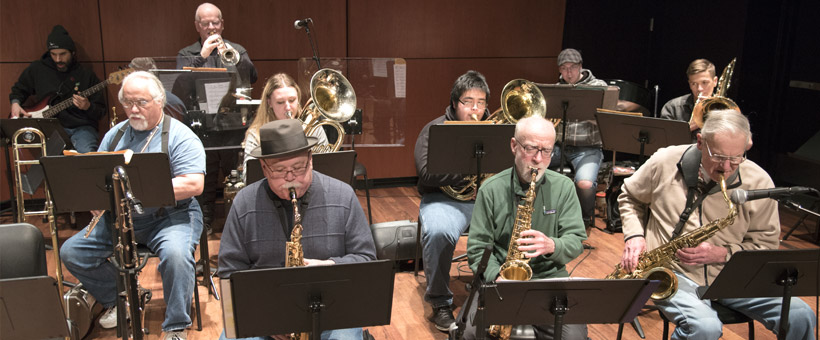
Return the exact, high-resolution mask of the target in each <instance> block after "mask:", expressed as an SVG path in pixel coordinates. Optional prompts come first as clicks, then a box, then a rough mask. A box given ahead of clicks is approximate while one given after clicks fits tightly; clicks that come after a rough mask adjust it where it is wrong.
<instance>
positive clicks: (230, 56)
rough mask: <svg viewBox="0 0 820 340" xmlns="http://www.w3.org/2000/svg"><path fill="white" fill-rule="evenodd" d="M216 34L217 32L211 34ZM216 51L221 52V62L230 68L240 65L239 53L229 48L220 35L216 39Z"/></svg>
mask: <svg viewBox="0 0 820 340" xmlns="http://www.w3.org/2000/svg"><path fill="white" fill-rule="evenodd" d="M215 34H217V33H216V31H213V32H211V35H215ZM216 49H217V51H219V60H221V61H222V63H223V64H225V65H228V66H235V65H236V64H239V52H237V51H236V49H234V48H233V47H228V45H227V44H225V41H224V40H222V37H221V36H219V35H217V38H216Z"/></svg>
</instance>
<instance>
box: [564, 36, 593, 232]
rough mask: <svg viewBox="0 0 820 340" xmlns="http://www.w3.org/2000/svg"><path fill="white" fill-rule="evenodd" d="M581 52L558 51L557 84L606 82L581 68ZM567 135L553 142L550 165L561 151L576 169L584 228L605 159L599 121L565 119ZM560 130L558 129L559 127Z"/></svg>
mask: <svg viewBox="0 0 820 340" xmlns="http://www.w3.org/2000/svg"><path fill="white" fill-rule="evenodd" d="M583 63H584V61H583V58H581V52H579V51H578V50H576V49H573V48H567V49H564V50H563V51H561V53H559V54H558V71H559V72H560V73H561V76H559V77H558V84H571V85H582V86H606V82H605V81H603V80H600V79H597V78H595V76H594V75H592V71H590V70H589V69H585V68H584V64H583ZM566 131H567V135H566V136H564V139H563V140H562V139H561V138H559V141H561V140H562V141H563V143H564V144H565V145H561V143H560V142H559V143H556V145H555V152H553V154H552V167H553V168H554V169H555V168H558V167H559V166H560V165H561V164H560V163H561V152H564V153H565V158H566V160H567V161H569V162H570V164H572V168H573V169H574V170H575V178H574V180H575V189H576V191H577V193H578V200H579V201H580V202H581V214H582V216H583V218H584V225H585V226H586V228H587V229H589V228H591V227H593V226H594V218H595V191H596V190H597V188H598V169H599V168H600V167H601V161H602V160H603V159H604V153H603V151H602V149H601V132H600V130H598V123H597V122H596V121H595V120H594V119H593V120H583V121H577V120H574V121H572V122H568V124H567V127H566ZM559 132H560V131H559Z"/></svg>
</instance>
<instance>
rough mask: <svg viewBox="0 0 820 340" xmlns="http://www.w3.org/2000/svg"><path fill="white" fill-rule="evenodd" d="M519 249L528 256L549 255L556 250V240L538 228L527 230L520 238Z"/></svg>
mask: <svg viewBox="0 0 820 340" xmlns="http://www.w3.org/2000/svg"><path fill="white" fill-rule="evenodd" d="M518 249H519V250H521V251H522V252H524V256H526V257H527V258H533V257H536V256H540V255H548V254H552V253H554V252H555V241H553V240H552V239H551V238H549V237H547V235H544V233H542V232H540V231H538V230H533V229H530V230H525V231H523V232H521V238H519V239H518Z"/></svg>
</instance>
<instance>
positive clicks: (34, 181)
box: [0, 118, 74, 220]
mask: <svg viewBox="0 0 820 340" xmlns="http://www.w3.org/2000/svg"><path fill="white" fill-rule="evenodd" d="M27 127H30V128H35V129H37V130H40V132H42V133H43V135H44V136H45V137H46V141H45V142H46V153H48V154H49V155H58V154H62V152H63V149H74V145H73V144H71V138H70V137H69V136H68V133H66V132H65V129H64V128H63V126H62V125H60V121H59V120H57V119H56V118H15V119H0V141H1V143H2V145H3V146H4V147H5V150H6V180H7V183H8V186H9V197H10V198H11V208H12V213H13V214H14V219H15V220H17V216H16V215H17V206H16V205H17V200H16V198H15V197H16V195H15V192H14V173H13V172H12V169H11V167H12V165H11V163H12V159H13V158H12V156H11V154H10V153H9V147H11V145H12V140H11V138H12V137H13V136H14V133H15V132H17V130H20V129H22V128H27ZM41 156H45V155H41ZM21 176H22V177H23V183H22V185H23V191H24V192H26V193H29V194H34V191H35V190H36V189H37V188H38V187H39V186H40V183H42V181H43V169H42V167H41V166H40V165H36V164H35V165H32V166H31V167H29V169H28V171H27V172H26V173H25V174H22V175H21Z"/></svg>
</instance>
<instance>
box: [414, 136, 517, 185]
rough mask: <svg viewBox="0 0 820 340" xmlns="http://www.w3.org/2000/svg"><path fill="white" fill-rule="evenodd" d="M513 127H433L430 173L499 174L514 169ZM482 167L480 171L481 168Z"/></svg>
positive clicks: (429, 161) (429, 163) (430, 141)
mask: <svg viewBox="0 0 820 340" xmlns="http://www.w3.org/2000/svg"><path fill="white" fill-rule="evenodd" d="M514 133H515V125H512V124H437V125H433V126H430V136H429V140H428V145H429V147H428V165H427V167H428V171H429V172H430V173H431V174H465V175H467V174H470V175H475V174H477V173H478V172H479V171H480V172H481V173H496V172H500V171H502V170H504V169H506V168H509V167H510V166H512V164H513V161H514V157H513V154H512V151H510V139H511V138H512V137H513V134H514ZM479 167H480V169H479Z"/></svg>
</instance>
